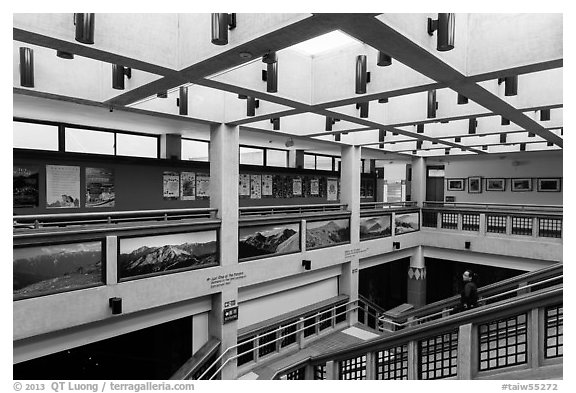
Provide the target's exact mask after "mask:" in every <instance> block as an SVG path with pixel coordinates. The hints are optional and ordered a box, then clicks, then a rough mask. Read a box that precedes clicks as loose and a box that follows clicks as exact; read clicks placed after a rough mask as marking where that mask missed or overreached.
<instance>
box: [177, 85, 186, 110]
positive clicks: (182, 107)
mask: <svg viewBox="0 0 576 393" xmlns="http://www.w3.org/2000/svg"><path fill="white" fill-rule="evenodd" d="M178 101H179V106H178V108H179V111H178V113H179V114H180V115H182V116H187V115H188V86H180V96H179V100H178Z"/></svg>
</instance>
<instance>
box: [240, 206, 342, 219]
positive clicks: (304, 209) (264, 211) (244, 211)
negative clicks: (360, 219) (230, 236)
mask: <svg viewBox="0 0 576 393" xmlns="http://www.w3.org/2000/svg"><path fill="white" fill-rule="evenodd" d="M347 207H348V205H347V204H345V203H328V204H320V203H318V204H308V205H279V206H250V207H241V208H240V209H238V215H239V216H240V217H244V216H254V215H277V214H291V213H299V214H302V213H314V212H333V211H336V212H337V211H341V212H346V211H347V210H346V208H347Z"/></svg>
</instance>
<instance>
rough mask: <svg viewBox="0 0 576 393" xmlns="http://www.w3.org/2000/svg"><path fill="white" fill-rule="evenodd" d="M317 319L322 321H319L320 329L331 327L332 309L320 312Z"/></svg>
mask: <svg viewBox="0 0 576 393" xmlns="http://www.w3.org/2000/svg"><path fill="white" fill-rule="evenodd" d="M319 320H321V321H322V322H320V325H319V329H320V330H324V329H328V328H331V327H332V320H333V318H332V311H331V310H328V311H325V312H322V313H321V314H320V319H319Z"/></svg>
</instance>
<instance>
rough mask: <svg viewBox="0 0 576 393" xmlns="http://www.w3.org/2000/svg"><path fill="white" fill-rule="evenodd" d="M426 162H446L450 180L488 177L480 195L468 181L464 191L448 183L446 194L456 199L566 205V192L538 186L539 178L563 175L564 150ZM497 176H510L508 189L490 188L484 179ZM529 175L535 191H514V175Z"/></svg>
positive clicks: (429, 162)
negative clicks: (491, 189) (489, 189)
mask: <svg viewBox="0 0 576 393" xmlns="http://www.w3.org/2000/svg"><path fill="white" fill-rule="evenodd" d="M426 165H444V169H445V178H446V179H449V178H464V179H467V178H468V177H470V176H482V177H483V178H484V179H483V181H482V193H479V194H470V193H468V185H467V184H466V187H465V190H464V191H448V190H447V189H446V185H444V196H445V197H446V196H454V197H456V202H478V203H515V204H535V205H562V194H563V193H562V192H538V191H537V187H536V178H543V177H560V178H561V177H562V151H554V152H530V153H517V154H498V155H486V156H474V157H469V156H467V157H450V158H445V159H432V158H431V159H427V160H426ZM493 177H494V178H506V190H505V191H486V189H485V188H486V187H485V186H486V184H485V181H484V180H485V178H493ZM526 177H529V178H532V179H533V187H532V191H526V192H511V191H510V180H509V179H510V178H526ZM562 186H563V184H562Z"/></svg>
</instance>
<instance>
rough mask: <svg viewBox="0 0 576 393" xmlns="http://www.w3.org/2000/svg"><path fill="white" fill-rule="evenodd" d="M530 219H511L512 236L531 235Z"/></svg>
mask: <svg viewBox="0 0 576 393" xmlns="http://www.w3.org/2000/svg"><path fill="white" fill-rule="evenodd" d="M532 222H533V220H532V217H512V234H513V235H528V236H531V235H532Z"/></svg>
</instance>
